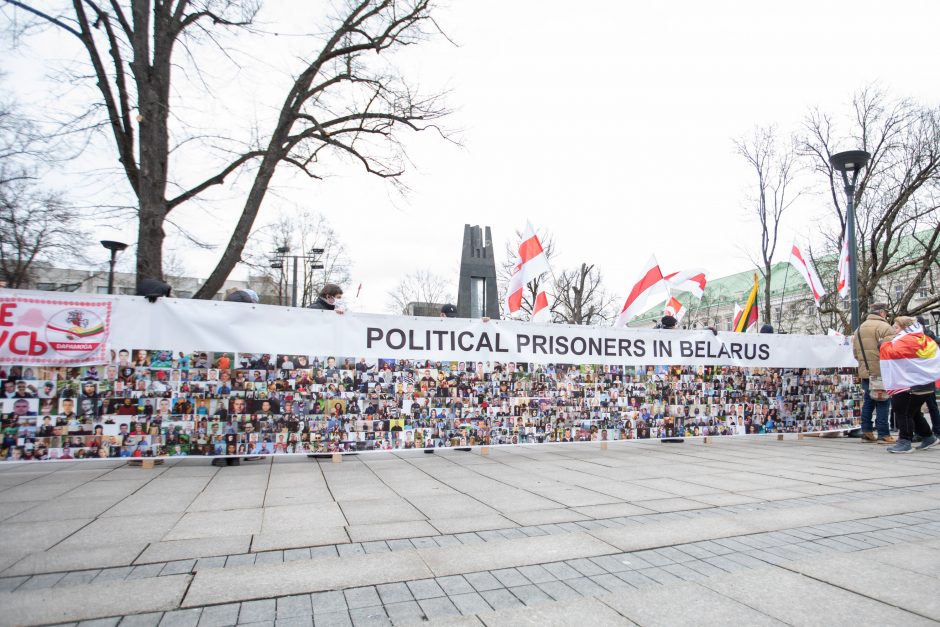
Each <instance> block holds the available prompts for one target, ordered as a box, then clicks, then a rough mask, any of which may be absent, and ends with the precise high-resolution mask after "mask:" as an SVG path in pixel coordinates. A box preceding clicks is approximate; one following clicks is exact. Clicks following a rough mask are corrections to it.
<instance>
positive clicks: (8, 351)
mask: <svg viewBox="0 0 940 627" xmlns="http://www.w3.org/2000/svg"><path fill="white" fill-rule="evenodd" d="M40 301H41V302H40ZM0 306H2V307H6V309H3V310H2V311H3V314H2V315H0V359H3V360H4V361H3V363H24V364H25V363H33V364H39V363H48V364H50V365H57V364H79V363H84V364H91V363H99V364H100V363H104V362H106V361H108V358H106V357H105V356H104V355H103V353H102V352H101V351H102V348H103V344H104V339H105V338H107V337H108V336H107V331H108V330H110V345H111V347H112V348H114V349H117V348H127V349H133V348H137V347H141V348H159V349H163V350H171V351H182V352H190V351H192V350H194V349H199V350H216V351H219V350H225V351H237V352H243V353H306V354H310V355H337V356H355V357H367V358H378V357H394V358H397V359H432V360H472V361H523V362H533V363H543V364H548V363H564V364H604V365H647V366H655V365H677V366H681V365H735V366H750V367H754V366H762V367H771V368H799V367H803V368H834V367H855V366H856V365H857V363H856V361H855V359H854V357H853V355H852V349H851V346H850V345H849V344H848V343H847V342H846V339H845V338H835V337H828V336H807V335H772V334H754V333H718V335H717V336H716V335H714V334H712V333H711V332H710V331H683V330H634V329H625V328H611V327H584V326H575V325H560V324H553V325H540V324H533V323H525V322H515V321H509V320H498V321H497V320H492V321H489V322H483V321H480V320H466V319H453V318H451V319H446V318H414V317H407V316H382V315H373V314H356V313H347V314H345V315H339V314H336V313H335V312H331V311H315V310H309V309H294V308H290V307H276V306H270V305H248V304H243V303H227V302H218V301H200V300H191V299H185V300H179V299H173V298H161V299H158V300H157V301H156V302H155V303H150V302H148V301H147V300H146V299H144V298H142V297H133V296H108V297H91V296H85V297H74V298H70V297H65V296H61V295H59V294H56V295H55V297H54V298H53V297H52V294H50V293H48V292H27V291H19V290H17V291H13V290H3V291H0ZM32 312H38V313H36V314H34V313H32ZM69 312H79V313H78V314H74V313H69ZM56 316H59V317H61V318H62V320H59V318H58V317H56ZM70 316H71V318H70ZM108 316H110V318H109V317H108ZM93 318H94V319H93ZM69 319H71V322H69ZM109 320H110V325H108V321H109ZM63 321H64V322H63ZM98 321H100V322H101V323H102V324H103V325H104V329H105V331H104V337H103V338H99V339H96V340H95V341H93V342H83V341H82V340H81V332H83V331H84V332H87V331H88V330H89V329H92V328H93V327H94V325H95V324H96V323H97V322H98ZM73 323H75V324H73ZM70 325H71V326H70ZM50 329H52V330H50ZM56 329H60V330H56ZM56 334H59V335H56ZM69 337H72V339H68V338H69ZM31 338H32V339H31ZM40 344H42V346H45V347H46V348H45V350H41V348H42V346H40ZM70 344H74V345H76V346H79V347H84V348H88V350H89V352H87V353H85V352H80V351H78V349H70V348H69V345H70ZM93 344H98V346H95V349H94V350H91V348H90V347H91V346H92V345H93ZM34 353H35V354H34ZM63 360H68V361H63Z"/></svg>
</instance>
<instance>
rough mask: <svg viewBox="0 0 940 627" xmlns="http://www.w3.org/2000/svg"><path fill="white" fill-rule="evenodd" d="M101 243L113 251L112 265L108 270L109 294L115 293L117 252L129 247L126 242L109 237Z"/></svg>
mask: <svg viewBox="0 0 940 627" xmlns="http://www.w3.org/2000/svg"><path fill="white" fill-rule="evenodd" d="M101 245H102V246H104V247H105V248H107V249H108V250H110V251H111V266H110V269H109V270H108V294H113V293H114V262H115V260H116V259H117V254H118V253H119V252H121V251H122V250H124V249H125V248H127V244H125V243H124V242H115V241H112V240H109V239H103V240H101Z"/></svg>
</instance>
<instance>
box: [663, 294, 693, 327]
mask: <svg viewBox="0 0 940 627" xmlns="http://www.w3.org/2000/svg"><path fill="white" fill-rule="evenodd" d="M686 311H687V309H686V307H685V305H683V304H682V303H680V302H679V299H678V298H676V297H675V296H670V297H669V301H668V302H667V303H666V308H665V309H664V310H663V315H665V316H672V317H673V318H675V319H676V322H682V317H683V316H685V312H686Z"/></svg>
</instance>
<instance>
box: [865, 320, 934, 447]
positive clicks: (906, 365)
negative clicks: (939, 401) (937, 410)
mask: <svg viewBox="0 0 940 627" xmlns="http://www.w3.org/2000/svg"><path fill="white" fill-rule="evenodd" d="M894 328H895V330H896V331H897V335H896V336H895V337H894V339H892V340H891V341H889V342H884V343H883V344H882V345H881V348H880V349H879V351H878V352H879V356H880V358H881V376H882V379H883V380H884V386H885V389H886V390H888V393H889V394H891V408H892V409H893V410H894V414H895V417H896V419H897V422H898V441H897V443H896V444H895V445H894V446H892V447H890V448H888V452H889V453H910V452H912V451H913V450H914V448H913V446H912V444H911V443H912V441H913V439H914V432H915V431H916V432H917V434H918V435H920V436H921V437H922V438H923V440H922V441H921V443H920V444H919V445H918V446H917V450H919V451H922V450H925V449H928V448H930V447H931V446H934V445H936V444H937V443H938V442H940V438H937V436H935V435H934V434H933V433H932V431H931V428H930V425H929V424H928V423H927V420H926V419H925V418H924V414H923V413H921V410H920V408H921V405H922V404H923V402H924V401H923V398H922V397H923V396H924V395H927V394H934V393H935V390H936V381H937V379H940V350H938V348H937V343H936V342H935V341H934V340H933V339H931V338H930V337H928V336H927V334H925V333H924V328H923V327H922V326H921V325H920V324H919V323H918V322H917V320H915V319H914V318H911V317H908V316H898V317H897V318H895V320H894Z"/></svg>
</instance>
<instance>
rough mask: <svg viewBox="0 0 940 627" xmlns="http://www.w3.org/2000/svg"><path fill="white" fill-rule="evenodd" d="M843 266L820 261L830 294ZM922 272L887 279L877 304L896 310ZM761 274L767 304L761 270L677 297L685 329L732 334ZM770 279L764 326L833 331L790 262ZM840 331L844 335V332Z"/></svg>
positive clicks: (910, 242)
mask: <svg viewBox="0 0 940 627" xmlns="http://www.w3.org/2000/svg"><path fill="white" fill-rule="evenodd" d="M916 245H917V241H916V239H915V238H913V237H908V238H905V239H904V241H903V242H902V243H901V245H899V246H898V256H899V257H900V258H904V256H905V255H906V254H910V253H911V251H912V248H911V247H912V246H916ZM837 261H838V260H837V258H836V256H835V255H828V256H825V257H822V258H820V259H818V260H817V261H816V271H817V272H818V273H819V276H820V277H821V279H822V281H823V283H824V284H825V285H826V289H828V290H831V289H833V288H832V285H831V284H832V281H829V280H827V278H832V277H835V276H836V275H837V274H838V269H837ZM916 271H917V268H905V269H904V270H901V271H899V272H896V273H894V274H892V275H890V276H889V277H887V278H886V280H885V281H884V282H883V284H881V285H879V286H878V290H877V291H876V293H875V295H874V297H873V301H874V302H877V301H884V302H887V303H889V305H890V304H891V303H894V302H895V301H897V300H898V299H900V298H901V295H902V293H903V292H904V291H905V290H906V289H907V287H908V286H909V285H910V284H911V282H912V281H913V280H914V275H915V272H916ZM755 272H757V276H758V286H759V287H758V290H759V291H758V294H757V296H758V299H759V302H762V301H763V299H764V280H763V278H761V275H760V271H759V270H757V268H753V269H751V270H746V271H744V272H738V273H736V274H731V275H728V276H724V277H720V278H717V279H712V278H710V279H709V280H708V285H707V286H706V288H705V294H704V295H703V296H702V298H701V300H699V299H696V298H694V297H693V296H692V295H691V294H689V293H686V292H681V293H677V294H675V296H676V298H677V299H678V300H679V301H680V302H682V304H683V305H684V306H685V307H686V308H687V309H688V311H687V313H686V314H685V317H684V318H683V319H682V321H681V322H680V324H679V326H680V327H682V328H692V329H695V328H703V327H706V326H714V327H715V328H716V329H718V330H719V331H730V330H731V324H732V322H733V320H734V310H735V304H738V305H741V306H743V305H744V301H745V299H746V298H747V295H748V294H749V293H750V291H751V288H752V287H753V285H754V273H755ZM770 276H771V279H770V300H771V307H772V312H771V316H772V319H771V320H769V321H768V320H764V308H763V304H761V305H760V309H759V316H760V317H759V322H758V326H759V325H761V324H765V323H767V322H769V323H770V324H771V325H772V326H773V327H774V330H775V331H778V332H779V331H785V332H787V333H819V332H821V331H823V330H825V329H827V328H828V327H830V326H833V327H834V326H836V323H835V321H834V320H830V319H828V318H827V319H825V320H822V319H820V317H819V311H818V309H817V308H816V303H815V302H814V301H813V297H812V293H811V292H810V290H809V286H807V285H806V282H805V281H803V279H802V278H801V277H800V275H799V274H798V273H797V272H796V270H795V269H793V268H792V267H791V266H790V263H789V262H788V261H787V262H779V263H775V264H773V265H772V266H771V275H770ZM938 280H940V266H936V265H935V267H934V268H932V269H931V271H930V272H929V273H928V275H927V276H926V277H925V278H924V280H923V282H922V283H921V284H920V285H918V286H917V291H916V293H915V295H914V298H913V299H912V300H911V305H917V304H918V303H919V302H922V301H924V300H926V299H927V297H928V296H932V293H931V290H930V285H935V284H936V283H935V282H936V281H938ZM665 305H666V303H665V301H663V302H661V303H659V304H657V305H656V306H655V307H652V308H650V309H648V310H647V311H646V312H644V313H643V314H641V315H640V316H637V317H636V318H635V319H634V320H632V321H631V322H629V323H628V326H629V327H633V328H650V327H653V326H655V324H656V323H657V322H659V321H660V319H661V318H662V316H663V309H664V308H665ZM840 308H842V309H843V310H844V311H848V310H849V299H848V297H845V298H843V299H841V300H840ZM865 314H866V312H864V311H863V312H862V319H863V320H864V317H865ZM836 330H837V331H843V329H836Z"/></svg>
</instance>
